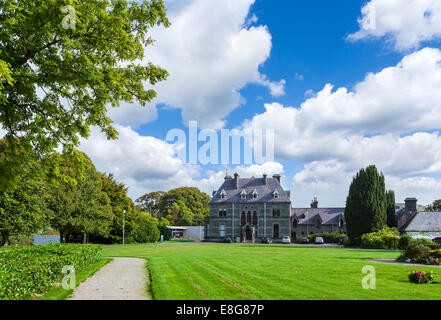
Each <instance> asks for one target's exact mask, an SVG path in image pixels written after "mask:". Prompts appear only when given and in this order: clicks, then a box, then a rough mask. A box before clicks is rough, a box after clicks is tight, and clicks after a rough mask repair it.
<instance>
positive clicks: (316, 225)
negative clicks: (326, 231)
mask: <svg viewBox="0 0 441 320" xmlns="http://www.w3.org/2000/svg"><path fill="white" fill-rule="evenodd" d="M321 226H322V222H321V219H320V218H319V217H317V220H315V227H316V228H320V227H321Z"/></svg>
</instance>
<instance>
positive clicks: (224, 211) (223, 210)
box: [219, 209, 227, 218]
mask: <svg viewBox="0 0 441 320" xmlns="http://www.w3.org/2000/svg"><path fill="white" fill-rule="evenodd" d="M226 216H227V209H220V210H219V217H221V218H225V217H226Z"/></svg>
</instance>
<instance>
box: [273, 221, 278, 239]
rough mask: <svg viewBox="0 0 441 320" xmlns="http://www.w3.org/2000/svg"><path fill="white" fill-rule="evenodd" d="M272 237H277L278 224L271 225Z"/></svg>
mask: <svg viewBox="0 0 441 320" xmlns="http://www.w3.org/2000/svg"><path fill="white" fill-rule="evenodd" d="M273 238H274V239H278V238H279V225H278V224H275V225H274V227H273Z"/></svg>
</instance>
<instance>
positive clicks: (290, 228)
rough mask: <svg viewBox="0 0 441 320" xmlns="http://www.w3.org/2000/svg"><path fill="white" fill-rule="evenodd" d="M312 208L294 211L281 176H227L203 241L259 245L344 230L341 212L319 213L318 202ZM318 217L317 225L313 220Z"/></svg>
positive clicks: (215, 198) (212, 206)
mask: <svg viewBox="0 0 441 320" xmlns="http://www.w3.org/2000/svg"><path fill="white" fill-rule="evenodd" d="M311 206H312V207H313V208H311V209H310V210H309V211H308V210H307V209H305V210H304V209H293V208H292V206H291V200H290V191H287V190H283V188H282V186H281V185H280V175H274V176H273V177H272V178H268V177H267V175H263V177H262V178H254V177H251V178H245V179H243V178H239V175H238V174H235V175H234V178H233V177H230V176H228V175H227V176H226V177H225V181H224V183H223V184H222V186H221V187H220V188H219V189H218V190H217V191H215V192H213V198H212V199H211V201H210V215H209V217H208V218H207V219H206V223H205V235H204V238H205V239H206V240H207V241H216V242H217V241H223V240H224V239H225V238H232V239H233V241H236V239H240V241H242V242H260V241H261V240H262V238H264V237H267V238H271V239H272V240H273V242H281V240H282V238H283V237H284V236H290V237H291V239H292V240H293V241H294V240H295V239H296V237H300V236H302V235H307V234H309V233H311V232H315V231H317V232H327V231H329V232H331V231H337V230H344V228H345V224H344V219H343V217H342V216H343V212H344V209H343V210H342V209H318V208H317V206H318V201H317V199H314V201H313V203H312V204H311ZM296 210H298V212H297V211H296ZM317 217H319V218H318V219H319V220H320V223H319V224H318V223H317V222H316V220H314V219H316V218H317ZM311 223H312V226H310V224H311Z"/></svg>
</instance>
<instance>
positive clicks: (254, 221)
mask: <svg viewBox="0 0 441 320" xmlns="http://www.w3.org/2000/svg"><path fill="white" fill-rule="evenodd" d="M257 223H258V222H257V212H256V211H254V213H253V225H255V226H257Z"/></svg>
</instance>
